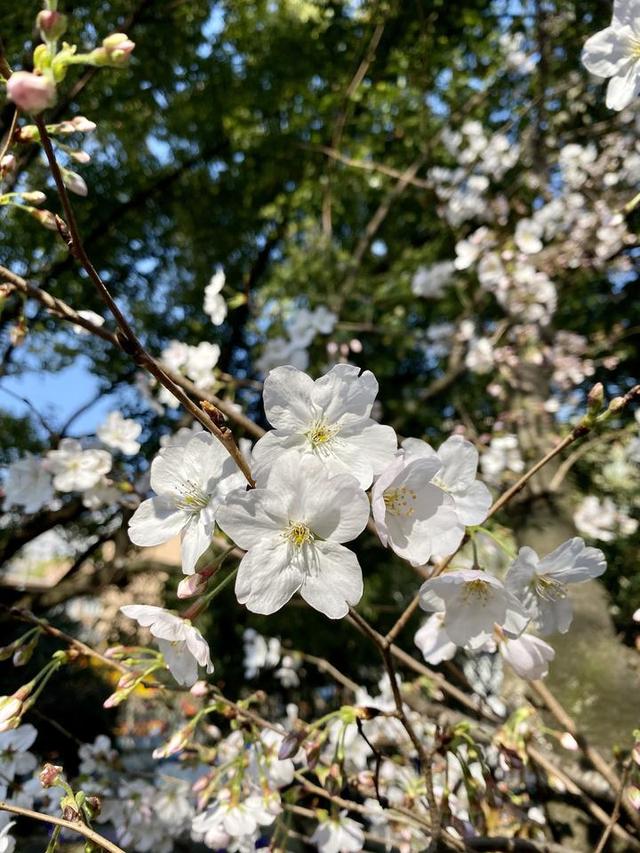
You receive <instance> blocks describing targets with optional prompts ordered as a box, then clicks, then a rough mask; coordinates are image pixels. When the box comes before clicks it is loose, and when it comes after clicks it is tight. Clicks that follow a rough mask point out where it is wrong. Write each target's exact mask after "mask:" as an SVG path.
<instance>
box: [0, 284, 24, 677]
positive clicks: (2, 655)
mask: <svg viewBox="0 0 640 853" xmlns="http://www.w3.org/2000/svg"><path fill="white" fill-rule="evenodd" d="M3 295H4V294H3ZM19 646H20V640H14V641H13V643H9V645H8V646H2V648H0V661H3V660H9V658H10V657H11V655H12V654H13V653H14V652H15V651H16V649H17V648H19Z"/></svg>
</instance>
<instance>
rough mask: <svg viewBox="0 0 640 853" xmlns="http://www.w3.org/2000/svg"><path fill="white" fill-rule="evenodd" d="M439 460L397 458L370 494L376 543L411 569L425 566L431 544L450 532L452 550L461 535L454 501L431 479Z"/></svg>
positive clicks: (436, 469) (438, 466)
mask: <svg viewBox="0 0 640 853" xmlns="http://www.w3.org/2000/svg"><path fill="white" fill-rule="evenodd" d="M441 467H442V464H441V462H440V460H439V459H437V458H435V455H434V457H433V458H430V459H421V458H416V459H413V460H408V459H407V457H406V456H405V455H404V454H403V455H402V456H400V457H398V458H397V459H396V460H395V461H394V462H393V463H392V464H391V465H390V466H389V467H388V468H386V469H385V470H384V471H383V472H382V474H381V475H380V477H378V479H377V480H376V482H375V483H374V486H373V490H372V493H371V504H372V509H373V518H374V521H375V525H376V530H377V531H378V536H379V537H380V541H381V542H382V544H383V545H384V546H385V547H386V546H387V545H389V546H391V548H392V549H393V550H394V551H395V552H396V554H398V555H399V556H401V557H403V558H404V559H406V560H408V561H409V562H410V563H411V564H412V565H414V566H420V565H422V564H424V563H426V562H427V560H428V559H429V557H430V556H431V554H432V551H433V542H434V540H435V541H438V540H439V537H440V536H442V535H444V536H446V535H447V533H448V532H449V531H453V537H454V538H453V540H452V548H453V549H454V548H456V547H457V546H458V544H459V543H460V541H461V539H462V536H463V535H464V528H463V527H461V526H460V525H459V524H458V517H457V514H456V511H455V507H454V501H453V499H452V498H451V497H449V496H448V495H447V494H446V493H445V492H444V491H443V490H442V489H441V488H439V487H438V486H434V485H433V484H432V482H431V481H432V478H433V477H434V476H435V475H436V474H437V473H438V471H439V470H440V468H441Z"/></svg>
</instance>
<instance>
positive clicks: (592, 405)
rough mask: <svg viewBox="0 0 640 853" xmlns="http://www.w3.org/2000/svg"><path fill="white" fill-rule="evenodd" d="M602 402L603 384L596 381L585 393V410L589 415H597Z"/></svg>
mask: <svg viewBox="0 0 640 853" xmlns="http://www.w3.org/2000/svg"><path fill="white" fill-rule="evenodd" d="M603 403H604V386H603V384H602V382H596V384H595V385H594V386H593V388H592V389H591V390H590V391H589V394H588V395H587V411H588V412H589V414H590V415H597V414H598V413H599V412H600V410H601V409H602V404H603Z"/></svg>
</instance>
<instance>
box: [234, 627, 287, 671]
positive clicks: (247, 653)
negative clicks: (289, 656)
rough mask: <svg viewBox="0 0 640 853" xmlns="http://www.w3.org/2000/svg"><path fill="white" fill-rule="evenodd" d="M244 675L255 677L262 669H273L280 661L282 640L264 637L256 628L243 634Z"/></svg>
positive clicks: (248, 629)
mask: <svg viewBox="0 0 640 853" xmlns="http://www.w3.org/2000/svg"><path fill="white" fill-rule="evenodd" d="M243 642H244V677H245V678H255V677H256V675H258V673H259V672H260V671H261V670H262V669H273V667H275V666H277V665H278V663H279V662H280V640H279V639H278V638H277V637H268V638H267V637H263V636H262V635H261V634H259V633H258V632H257V631H256V630H255V629H254V628H247V629H246V630H245V632H244V635H243Z"/></svg>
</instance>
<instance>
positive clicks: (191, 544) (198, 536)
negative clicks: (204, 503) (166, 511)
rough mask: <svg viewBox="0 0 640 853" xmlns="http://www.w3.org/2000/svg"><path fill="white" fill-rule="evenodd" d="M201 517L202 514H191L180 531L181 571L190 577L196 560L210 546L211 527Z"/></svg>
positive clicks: (194, 568)
mask: <svg viewBox="0 0 640 853" xmlns="http://www.w3.org/2000/svg"><path fill="white" fill-rule="evenodd" d="M203 516H204V513H202V512H199V513H193V514H192V515H191V517H190V518H189V520H188V522H187V525H186V527H185V528H184V530H183V531H182V536H181V538H180V554H181V556H182V571H183V572H184V574H185V575H192V574H193V573H194V572H195V570H196V564H197V562H198V560H199V559H200V557H201V556H202V555H203V554H204V552H205V551H206V550H207V548H208V547H209V545H211V535H212V533H213V525H212V524H208V523H206V521H205V518H204V517H203Z"/></svg>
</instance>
